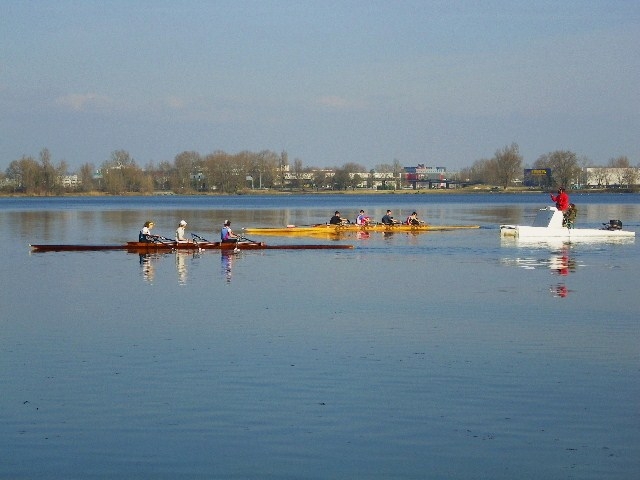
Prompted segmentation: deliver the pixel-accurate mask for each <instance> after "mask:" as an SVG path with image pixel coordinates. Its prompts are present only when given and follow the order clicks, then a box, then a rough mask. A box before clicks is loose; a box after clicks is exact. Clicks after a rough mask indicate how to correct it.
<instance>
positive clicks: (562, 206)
mask: <svg viewBox="0 0 640 480" xmlns="http://www.w3.org/2000/svg"><path fill="white" fill-rule="evenodd" d="M551 200H552V201H554V202H556V208H557V209H558V210H560V211H561V212H564V211H565V210H566V209H567V208H569V195H567V192H566V191H565V189H564V187H560V188H559V189H558V195H553V194H551Z"/></svg>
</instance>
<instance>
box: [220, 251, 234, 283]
mask: <svg viewBox="0 0 640 480" xmlns="http://www.w3.org/2000/svg"><path fill="white" fill-rule="evenodd" d="M237 256H238V254H237V253H234V251H233V250H220V267H221V270H220V271H221V273H222V276H223V277H224V278H225V279H226V281H227V283H231V277H232V275H233V262H234V261H235V259H236V258H237Z"/></svg>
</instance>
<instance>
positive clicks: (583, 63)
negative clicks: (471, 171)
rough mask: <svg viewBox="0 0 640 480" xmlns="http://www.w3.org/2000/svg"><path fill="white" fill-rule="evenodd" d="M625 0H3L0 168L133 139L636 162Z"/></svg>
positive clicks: (305, 152) (639, 6)
mask: <svg viewBox="0 0 640 480" xmlns="http://www.w3.org/2000/svg"><path fill="white" fill-rule="evenodd" d="M639 45H640V2H638V1H637V0H606V1H599V0H574V1H572V0H564V1H563V0H560V1H558V0H553V1H546V0H525V1H521V0H508V1H501V0H500V1H498V0H495V1H492V0H487V1H477V0H468V1H467V0H459V1H455V0H447V1H431V0H418V1H412V0H405V1H403V0H396V1H393V0H385V1H378V0H365V1H360V0H352V1H346V0H345V1H336V0H318V1H316V0H307V1H305V0H297V1H285V0H283V1H274V0H256V1H243V0H231V1H216V0H199V1H196V0H181V1H179V2H178V1H175V0H167V1H165V0H152V1H146V0H136V1H130V0H125V1H119V0H103V1H91V0H84V1H80V0H76V1H68V0H56V1H55V2H52V1H34V0H0V171H4V170H5V169H6V168H7V167H8V165H9V164H10V162H11V161H13V160H19V159H20V158H21V157H22V156H23V155H27V156H33V157H34V158H36V159H37V158H38V156H39V153H40V151H41V150H42V149H43V148H47V149H48V150H49V151H50V153H51V157H52V161H53V163H54V164H56V165H57V164H58V163H60V162H61V161H65V162H66V163H67V164H68V165H69V169H70V170H71V171H73V170H75V169H78V168H79V167H80V166H81V165H83V164H86V163H90V164H93V165H95V166H100V165H101V164H102V163H103V162H105V161H107V160H109V158H110V156H111V153H112V152H114V151H116V150H126V151H127V152H129V154H130V155H131V157H132V158H133V159H134V160H135V161H136V163H137V164H138V165H139V166H141V167H144V166H147V165H151V164H155V165H157V164H159V163H160V162H162V161H169V162H173V160H174V158H175V156H176V155H177V154H179V153H181V152H183V151H196V152H199V153H200V154H202V155H206V154H209V153H212V152H215V151H225V152H227V153H230V154H234V153H238V152H241V151H251V152H259V151H263V150H271V151H274V152H276V153H281V152H283V151H284V152H286V153H287V155H288V158H289V161H290V162H293V160H294V159H299V160H301V161H302V164H303V166H305V167H320V168H323V167H332V166H342V165H344V164H345V163H350V162H353V163H358V164H361V165H363V166H365V167H366V168H367V169H370V168H375V167H376V166H377V165H381V164H392V163H393V162H394V161H396V160H397V161H399V162H400V164H401V165H403V166H415V165H417V164H425V165H427V166H442V167H446V168H447V170H448V171H456V170H458V169H460V168H464V167H468V166H471V165H472V164H473V163H474V162H475V161H477V160H480V159H484V158H491V157H492V156H493V155H494V154H495V153H496V151H497V150H500V149H503V148H504V147H505V146H508V145H511V144H513V143H516V144H518V146H519V148H520V153H521V155H522V156H523V160H524V163H525V165H531V164H532V163H533V162H534V161H535V160H536V159H537V158H538V157H540V156H541V155H544V154H547V153H550V152H553V151H556V150H570V151H572V152H574V153H576V154H577V155H578V156H579V157H580V158H581V159H586V160H587V161H589V162H590V163H591V164H592V165H604V164H606V163H607V162H608V161H609V159H611V158H614V157H619V156H622V155H624V156H627V157H628V158H629V160H630V162H631V164H632V165H639V164H640V139H639V138H640V137H639V133H640V47H639Z"/></svg>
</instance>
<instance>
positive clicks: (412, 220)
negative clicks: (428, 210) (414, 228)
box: [405, 212, 421, 225]
mask: <svg viewBox="0 0 640 480" xmlns="http://www.w3.org/2000/svg"><path fill="white" fill-rule="evenodd" d="M405 223H406V224H407V225H420V223H421V222H420V219H419V218H418V213H417V212H413V213H412V214H411V215H409V216H408V217H407V221H406V222H405Z"/></svg>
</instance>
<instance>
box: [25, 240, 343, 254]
mask: <svg viewBox="0 0 640 480" xmlns="http://www.w3.org/2000/svg"><path fill="white" fill-rule="evenodd" d="M30 247H31V251H32V252H80V251H98V250H127V251H129V252H139V253H145V252H158V251H168V250H187V251H197V250H233V249H235V248H236V247H237V248H239V249H240V250H344V249H351V248H353V245H344V244H335V245H332V244H323V245H317V244H316V245H305V244H299V245H267V244H266V243H263V242H238V243H222V242H188V243H186V242H180V243H177V242H173V241H172V242H127V243H126V244H124V245H30Z"/></svg>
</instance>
